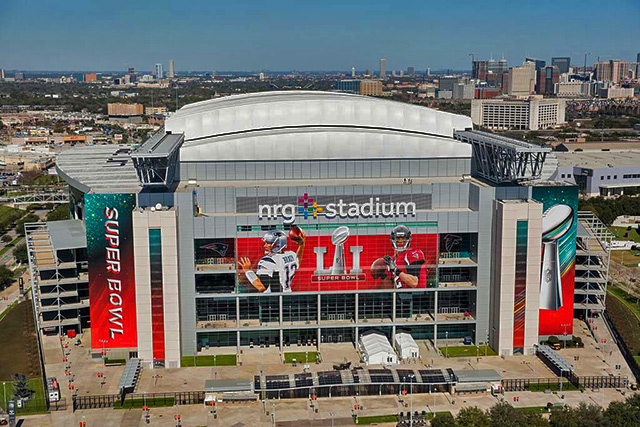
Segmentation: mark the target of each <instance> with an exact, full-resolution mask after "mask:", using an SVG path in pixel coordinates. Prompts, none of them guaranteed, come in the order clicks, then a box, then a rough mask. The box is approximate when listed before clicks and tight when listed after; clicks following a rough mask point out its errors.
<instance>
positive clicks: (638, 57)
mask: <svg viewBox="0 0 640 427" xmlns="http://www.w3.org/2000/svg"><path fill="white" fill-rule="evenodd" d="M636 62H640V52H638V55H636Z"/></svg>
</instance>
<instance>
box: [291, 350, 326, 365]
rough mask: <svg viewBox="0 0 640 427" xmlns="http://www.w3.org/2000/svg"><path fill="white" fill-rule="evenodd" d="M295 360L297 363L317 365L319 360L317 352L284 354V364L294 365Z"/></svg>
mask: <svg viewBox="0 0 640 427" xmlns="http://www.w3.org/2000/svg"><path fill="white" fill-rule="evenodd" d="M293 359H295V360H296V363H316V361H317V360H318V352H317V351H306V352H305V351H298V352H294V353H285V354H284V363H293Z"/></svg>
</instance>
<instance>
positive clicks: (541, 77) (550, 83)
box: [536, 66, 560, 95]
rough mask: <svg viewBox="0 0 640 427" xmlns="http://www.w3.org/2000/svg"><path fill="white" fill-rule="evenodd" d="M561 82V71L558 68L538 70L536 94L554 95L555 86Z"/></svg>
mask: <svg viewBox="0 0 640 427" xmlns="http://www.w3.org/2000/svg"><path fill="white" fill-rule="evenodd" d="M559 81H560V71H559V69H558V67H555V66H550V67H549V66H547V67H542V68H540V69H539V70H538V78H537V81H536V93H539V94H541V95H552V94H553V93H554V85H555V84H556V83H558V82H559Z"/></svg>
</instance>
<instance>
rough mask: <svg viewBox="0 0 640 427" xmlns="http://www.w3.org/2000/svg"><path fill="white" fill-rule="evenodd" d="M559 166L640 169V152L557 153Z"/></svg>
mask: <svg viewBox="0 0 640 427" xmlns="http://www.w3.org/2000/svg"><path fill="white" fill-rule="evenodd" d="M556 157H557V158H558V166H560V167H581V168H589V169H602V168H614V167H633V166H635V167H638V168H640V150H621V151H578V152H576V151H573V152H569V153H562V152H556Z"/></svg>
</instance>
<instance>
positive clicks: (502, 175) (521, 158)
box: [453, 130, 551, 184]
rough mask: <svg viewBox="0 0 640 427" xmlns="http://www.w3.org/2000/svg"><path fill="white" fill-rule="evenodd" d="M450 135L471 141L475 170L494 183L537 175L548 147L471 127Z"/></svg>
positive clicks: (469, 142)
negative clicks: (475, 129) (471, 128)
mask: <svg viewBox="0 0 640 427" xmlns="http://www.w3.org/2000/svg"><path fill="white" fill-rule="evenodd" d="M453 137H454V139H456V140H458V141H461V142H466V143H467V144H471V146H472V148H473V157H474V160H475V167H476V171H475V173H476V174H477V175H478V176H480V177H481V178H484V179H486V180H489V181H491V182H494V183H496V184H506V183H516V182H520V181H530V180H535V179H539V178H540V176H541V174H542V167H543V166H544V161H545V159H546V157H547V153H549V152H550V151H551V148H547V147H541V146H538V145H535V144H529V143H527V142H524V141H520V140H517V139H513V138H507V137H504V136H500V135H496V134H492V133H487V132H481V131H474V130H464V131H454V133H453Z"/></svg>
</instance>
